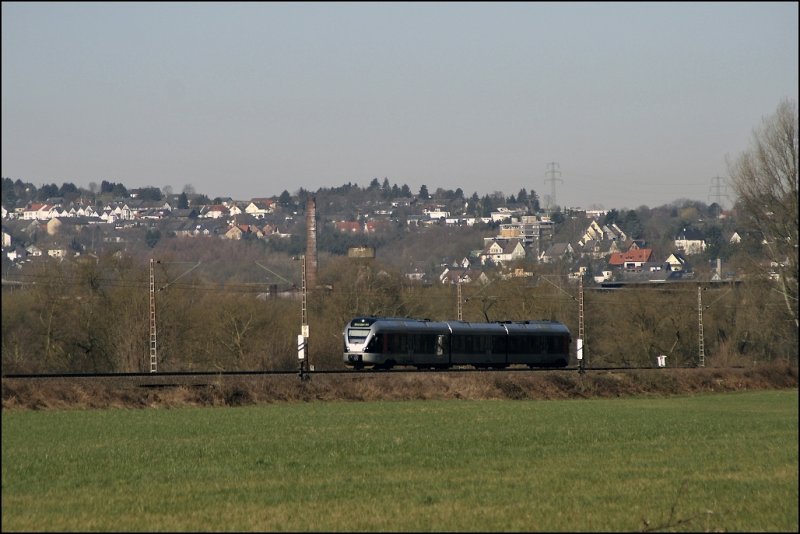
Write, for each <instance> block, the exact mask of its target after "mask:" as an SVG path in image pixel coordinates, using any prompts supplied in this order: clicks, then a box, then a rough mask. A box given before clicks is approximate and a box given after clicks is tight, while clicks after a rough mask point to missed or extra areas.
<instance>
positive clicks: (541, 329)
mask: <svg viewBox="0 0 800 534" xmlns="http://www.w3.org/2000/svg"><path fill="white" fill-rule="evenodd" d="M343 336H344V363H345V364H346V365H348V366H351V367H354V368H356V369H363V368H365V367H370V368H375V369H390V368H392V367H394V366H395V365H410V366H415V367H418V368H421V369H424V368H437V369H446V368H449V367H453V366H461V365H471V366H474V367H476V368H494V369H503V368H505V367H508V366H509V365H527V366H529V367H566V366H567V364H568V362H569V354H570V343H571V341H572V337H571V334H570V331H569V329H568V328H567V327H566V325H564V324H562V323H559V322H556V321H500V322H494V323H470V322H465V321H442V322H436V321H429V320H427V319H407V318H394V317H356V318H354V319H352V320H351V321H350V322H348V323H347V324H346V325H345V327H344V332H343Z"/></svg>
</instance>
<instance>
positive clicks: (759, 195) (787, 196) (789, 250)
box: [728, 100, 800, 326]
mask: <svg viewBox="0 0 800 534" xmlns="http://www.w3.org/2000/svg"><path fill="white" fill-rule="evenodd" d="M797 125H798V117H797V105H796V103H794V102H792V101H789V100H783V101H782V102H781V103H780V104H779V105H778V109H777V110H776V111H775V113H774V114H773V115H771V116H769V117H767V118H765V119H764V122H763V124H762V127H761V128H760V129H759V130H756V131H754V132H753V141H752V146H751V147H750V149H749V150H747V151H745V152H744V153H742V154H741V155H740V156H739V157H738V158H737V159H736V160H735V161H733V162H730V161H729V162H728V172H729V174H730V176H731V179H732V181H733V187H734V190H735V191H736V194H737V195H738V197H739V199H738V203H739V206H740V207H741V210H742V212H743V215H744V216H746V217H748V218H749V220H750V221H751V223H752V224H753V226H754V227H755V229H756V230H757V231H758V232H760V233H761V234H762V236H763V239H764V241H765V245H766V250H767V252H768V254H769V258H770V260H771V261H772V263H773V265H776V266H777V267H776V270H777V274H778V284H779V287H780V292H781V293H782V294H783V299H784V302H785V303H786V308H787V310H788V313H789V315H790V316H791V317H792V319H794V322H795V326H800V323H799V322H798V316H797V302H798V300H797V298H798V295H797V267H798V262H797V255H798V249H797V244H798V242H797V238H798V235H797V234H798V199H797V193H798V191H797V148H798V144H797Z"/></svg>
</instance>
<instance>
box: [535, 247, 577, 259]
mask: <svg viewBox="0 0 800 534" xmlns="http://www.w3.org/2000/svg"><path fill="white" fill-rule="evenodd" d="M574 255H575V249H574V248H572V245H570V244H569V243H553V244H552V245H550V246H549V247H548V248H547V250H545V251H543V252H542V253H541V254H540V255H539V261H540V262H542V263H553V262H556V261H560V260H571V259H572V258H573V256H574Z"/></svg>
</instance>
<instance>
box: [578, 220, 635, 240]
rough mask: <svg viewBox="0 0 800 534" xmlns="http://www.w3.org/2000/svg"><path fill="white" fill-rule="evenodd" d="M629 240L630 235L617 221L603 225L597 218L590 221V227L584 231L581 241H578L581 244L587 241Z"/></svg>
mask: <svg viewBox="0 0 800 534" xmlns="http://www.w3.org/2000/svg"><path fill="white" fill-rule="evenodd" d="M592 240H594V241H627V240H628V235H627V234H626V233H625V232H624V231H623V230H622V228H620V227H619V226H617V225H616V223H613V224H610V225H604V226H601V225H600V223H598V222H597V220H595V219H592V222H590V223H589V227H588V228H587V229H586V231H585V232H584V233H583V237H581V239H580V241H579V242H578V243H579V244H580V245H583V244H584V243H586V242H587V241H592Z"/></svg>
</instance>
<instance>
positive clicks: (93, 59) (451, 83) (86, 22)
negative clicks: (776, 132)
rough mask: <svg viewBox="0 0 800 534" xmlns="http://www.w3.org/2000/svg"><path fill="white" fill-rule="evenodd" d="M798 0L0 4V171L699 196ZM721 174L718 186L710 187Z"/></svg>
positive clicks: (793, 80) (616, 200)
mask: <svg viewBox="0 0 800 534" xmlns="http://www.w3.org/2000/svg"><path fill="white" fill-rule="evenodd" d="M797 95H798V4H797V3H796V2H784V3H769V2H764V3H761V2H759V3H755V2H753V3H749V2H732V3H718V2H712V3H696V2H691V3H672V2H666V3H628V2H625V3H552V4H551V3H518V2H512V3H496V2H492V3H457V2H456V3H452V2H447V3H406V2H402V3H362V2H357V3H314V2H309V3H294V2H292V3H250V2H247V3H227V2H226V3H183V2H181V3H127V2H123V3H38V2H37V3H21V2H20V3H17V2H3V3H2V176H3V177H10V178H13V179H15V180H16V179H17V178H20V179H22V180H23V181H26V182H32V183H34V184H35V185H37V186H40V185H42V184H45V183H56V184H57V185H61V183H62V182H65V181H67V182H73V183H75V184H76V185H79V186H84V187H85V186H87V185H88V184H89V182H92V181H95V182H97V183H99V182H100V181H102V180H104V179H105V180H109V181H113V182H122V183H124V184H125V185H126V186H128V187H140V186H158V187H164V186H166V185H170V186H172V187H173V189H174V190H175V192H180V191H181V190H182V189H183V187H184V186H185V185H186V184H191V185H192V186H194V188H195V190H196V191H197V192H200V193H206V194H208V195H209V196H210V197H212V198H213V197H215V196H232V197H234V198H235V199H242V200H244V199H249V198H252V197H258V196H271V195H279V194H280V193H281V192H282V191H284V190H288V191H289V192H291V193H294V192H295V191H297V190H298V189H299V188H300V187H303V188H305V189H308V190H311V191H314V190H316V189H317V188H319V187H332V186H338V185H341V184H343V183H347V182H353V183H357V184H359V185H362V186H366V185H368V184H369V182H370V181H371V180H372V179H373V178H378V179H379V180H380V181H381V182H382V181H383V178H384V177H386V178H388V179H389V182H390V183H392V184H395V183H396V184H398V185H403V184H408V186H409V187H410V188H411V189H412V191H414V192H417V191H419V187H420V186H421V185H422V184H425V185H427V186H428V188H429V189H430V190H431V191H433V190H434V189H435V188H437V187H443V188H445V189H456V188H458V187H460V188H461V189H463V190H464V192H465V193H466V194H467V195H470V194H472V192H478V194H479V195H481V196H483V195H484V194H487V193H489V194H491V193H492V192H495V191H503V192H504V193H505V194H506V195H510V194H516V193H517V192H519V190H520V189H521V188H523V187H524V188H526V189H527V190H528V191H529V192H530V191H531V190H535V191H536V192H537V193H538V194H539V195H540V197H542V199H543V200H544V198H545V196H546V195H549V194H550V187H551V186H550V184H549V183H545V179H546V177H547V176H546V174H545V173H546V171H547V166H548V164H549V163H550V162H557V163H558V170H559V171H560V172H561V174H560V176H559V177H560V178H561V179H562V180H563V182H559V183H557V187H556V200H557V202H558V204H560V205H562V206H573V207H576V206H580V207H584V208H586V207H605V208H618V209H619V208H636V207H638V206H640V205H643V204H645V205H648V206H651V207H652V206H657V205H661V204H666V203H669V202H672V201H673V200H675V199H678V198H690V199H694V200H701V201H703V202H709V201H710V200H716V198H715V197H712V198H711V199H709V193H710V192H713V190H712V188H711V186H712V183H713V179H714V178H715V177H716V176H721V177H727V167H726V164H725V161H726V157H735V156H737V155H738V154H739V153H741V151H743V150H744V149H746V148H747V147H748V145H749V142H750V139H751V136H752V131H753V129H754V128H756V127H758V126H759V125H760V124H761V121H762V118H763V117H765V116H767V115H770V114H771V113H773V112H774V111H775V109H776V108H777V106H778V104H779V102H780V101H781V99H784V98H789V99H791V100H794V101H797ZM728 193H729V194H730V195H732V191H731V190H730V188H729V189H728Z"/></svg>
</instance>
